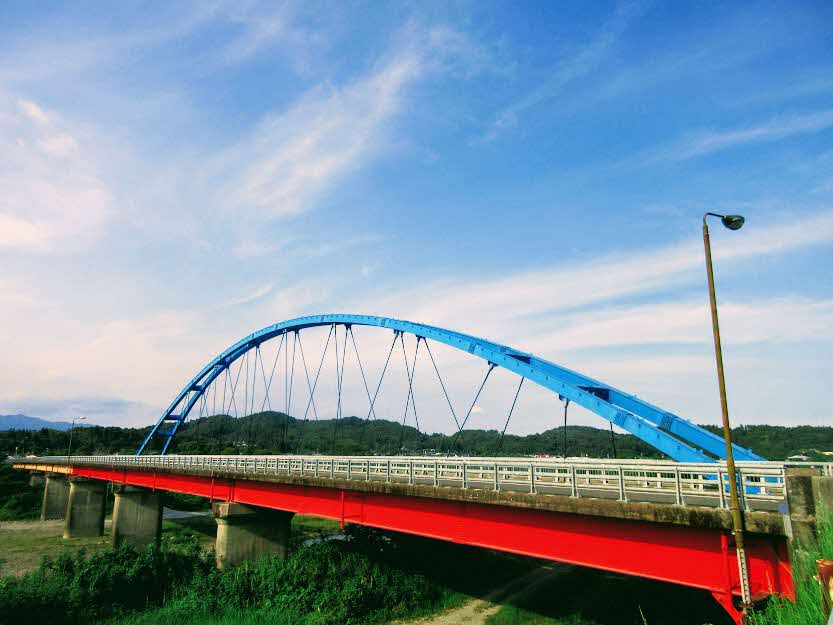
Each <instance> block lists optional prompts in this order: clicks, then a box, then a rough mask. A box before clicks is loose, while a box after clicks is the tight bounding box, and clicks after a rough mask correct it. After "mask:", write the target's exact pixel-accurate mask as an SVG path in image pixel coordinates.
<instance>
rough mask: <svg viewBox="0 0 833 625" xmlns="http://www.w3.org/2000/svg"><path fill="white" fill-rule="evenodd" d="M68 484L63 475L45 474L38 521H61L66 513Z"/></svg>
mask: <svg viewBox="0 0 833 625" xmlns="http://www.w3.org/2000/svg"><path fill="white" fill-rule="evenodd" d="M68 498H69V482H68V481H67V476H66V475H64V474H63V473H47V474H46V476H45V477H44V487H43V505H42V506H41V512H40V520H41V521H49V520H51V519H63V518H64V517H65V516H66V513H67V499H68Z"/></svg>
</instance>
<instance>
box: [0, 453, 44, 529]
mask: <svg viewBox="0 0 833 625" xmlns="http://www.w3.org/2000/svg"><path fill="white" fill-rule="evenodd" d="M42 499H43V487H41V488H33V487H31V486H29V472H28V471H17V470H15V469H13V468H12V465H10V464H7V463H5V462H0V521H22V520H26V519H34V518H37V516H38V514H40V504H41V500H42Z"/></svg>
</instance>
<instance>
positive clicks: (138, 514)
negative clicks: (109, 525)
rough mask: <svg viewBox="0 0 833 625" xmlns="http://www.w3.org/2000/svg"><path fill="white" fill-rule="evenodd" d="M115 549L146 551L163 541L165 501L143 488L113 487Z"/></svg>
mask: <svg viewBox="0 0 833 625" xmlns="http://www.w3.org/2000/svg"><path fill="white" fill-rule="evenodd" d="M113 495H114V497H115V503H114V505H113V546H114V547H117V546H118V545H120V544H122V543H127V544H130V545H133V546H134V547H143V546H145V545H147V544H150V543H154V542H156V543H158V542H159V540H160V539H161V538H162V497H161V494H160V493H158V492H154V491H152V490H149V489H147V488H141V487H139V486H129V485H126V484H113Z"/></svg>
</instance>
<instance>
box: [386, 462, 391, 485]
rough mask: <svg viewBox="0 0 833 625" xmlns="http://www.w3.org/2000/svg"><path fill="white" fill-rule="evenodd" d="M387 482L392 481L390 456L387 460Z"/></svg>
mask: <svg viewBox="0 0 833 625" xmlns="http://www.w3.org/2000/svg"><path fill="white" fill-rule="evenodd" d="M385 465H386V466H385V482H390V458H388V459H387V461H386V462H385Z"/></svg>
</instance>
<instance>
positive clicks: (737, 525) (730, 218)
mask: <svg viewBox="0 0 833 625" xmlns="http://www.w3.org/2000/svg"><path fill="white" fill-rule="evenodd" d="M707 217H719V218H720V221H721V222H722V223H723V225H724V226H726V227H727V228H728V229H729V230H740V228H741V227H742V226H743V223H744V221H745V220H744V218H743V217H741V216H740V215H720V214H718V213H706V214H705V215H703V245H704V246H705V248H706V273H707V275H708V278H709V303H710V304H711V311H712V331H713V332H714V355H715V359H716V360H717V382H718V385H719V387H720V409H721V411H722V412H723V438H724V439H725V441H726V470H727V473H728V474H729V493H730V497H731V503H732V526H733V532H732V534H733V535H734V537H735V551H736V552H737V555H738V574H739V575H738V577H739V578H740V594H741V600H742V601H743V611H744V612H746V610H747V609H748V608H749V607H751V605H752V593H751V592H750V589H749V569H748V566H747V561H746V549H745V548H744V544H743V516H742V514H741V509H740V497H739V496H738V485H737V476H736V474H735V458H734V454H733V453H732V430H731V428H730V427H729V405H728V403H727V401H726V379H725V378H724V376H723V350H722V349H721V347H720V326H719V325H718V322H717V297H716V296H715V292H714V269H713V268H712V250H711V244H710V242H709V226H708V224H707V223H706V218H707ZM719 488H723V484H722V483H721V484H720V485H719Z"/></svg>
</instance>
